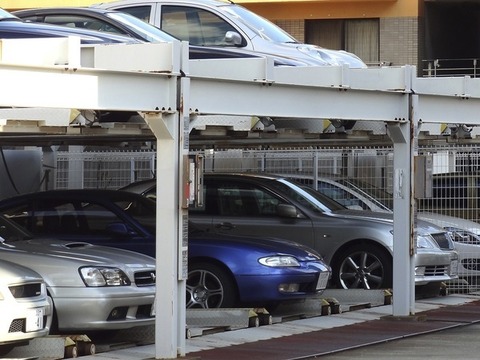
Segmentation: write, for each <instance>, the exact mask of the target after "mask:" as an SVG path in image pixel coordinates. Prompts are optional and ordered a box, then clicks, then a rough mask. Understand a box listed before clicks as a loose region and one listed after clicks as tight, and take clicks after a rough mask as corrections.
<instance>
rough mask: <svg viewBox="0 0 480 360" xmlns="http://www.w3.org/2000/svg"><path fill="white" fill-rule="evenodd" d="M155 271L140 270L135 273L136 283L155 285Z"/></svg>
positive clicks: (139, 284)
mask: <svg viewBox="0 0 480 360" xmlns="http://www.w3.org/2000/svg"><path fill="white" fill-rule="evenodd" d="M155 279H156V275H155V271H140V272H136V273H135V284H136V285H137V286H152V285H155Z"/></svg>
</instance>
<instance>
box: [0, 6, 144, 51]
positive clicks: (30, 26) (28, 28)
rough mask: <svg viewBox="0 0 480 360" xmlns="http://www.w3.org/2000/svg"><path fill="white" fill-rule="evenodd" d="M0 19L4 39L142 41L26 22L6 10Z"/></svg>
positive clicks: (88, 41) (103, 41) (91, 31)
mask: <svg viewBox="0 0 480 360" xmlns="http://www.w3.org/2000/svg"><path fill="white" fill-rule="evenodd" d="M2 10H3V9H2ZM0 19H2V21H0V37H1V38H4V39H17V38H45V37H67V36H78V37H80V39H81V42H82V43H83V44H97V43H143V41H140V40H138V39H133V38H131V37H129V36H124V35H116V34H111V33H102V32H98V31H93V30H87V29H79V28H69V27H66V26H56V25H51V24H43V23H35V22H27V21H24V20H22V19H20V18H19V17H18V16H15V15H14V14H12V13H9V12H7V11H2V12H0Z"/></svg>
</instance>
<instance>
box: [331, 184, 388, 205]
mask: <svg viewBox="0 0 480 360" xmlns="http://www.w3.org/2000/svg"><path fill="white" fill-rule="evenodd" d="M338 182H339V183H340V184H342V185H344V186H346V187H348V188H350V189H352V190H355V191H357V192H359V193H360V194H362V195H363V196H365V197H366V198H369V199H370V201H372V202H374V203H377V205H378V206H380V207H383V208H385V210H393V196H392V194H390V193H388V192H386V191H385V190H383V189H380V188H378V187H376V186H374V185H372V184H369V183H367V182H366V181H362V180H358V179H348V180H346V179H340V180H338Z"/></svg>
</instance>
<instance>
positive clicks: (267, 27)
mask: <svg viewBox="0 0 480 360" xmlns="http://www.w3.org/2000/svg"><path fill="white" fill-rule="evenodd" d="M221 9H222V10H224V11H225V12H227V13H229V14H230V15H231V16H234V17H235V18H236V19H237V20H238V21H239V22H241V23H243V24H244V25H246V26H248V27H249V28H250V29H251V30H253V31H255V32H256V33H257V34H258V35H259V36H260V37H262V38H263V39H266V40H269V41H273V42H278V43H298V41H297V40H296V39H295V38H293V37H292V36H291V35H290V34H288V33H287V32H285V31H284V30H282V29H281V28H279V27H278V26H277V25H275V24H274V23H272V22H270V21H268V20H267V19H265V18H263V17H261V16H259V15H257V14H255V13H253V12H251V11H249V10H247V9H246V8H244V7H242V6H239V5H225V6H222V7H221Z"/></svg>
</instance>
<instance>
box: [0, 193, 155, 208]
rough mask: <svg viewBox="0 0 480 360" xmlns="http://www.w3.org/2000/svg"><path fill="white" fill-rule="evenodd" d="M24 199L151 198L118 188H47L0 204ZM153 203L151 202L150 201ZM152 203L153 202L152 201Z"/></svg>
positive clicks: (111, 199)
mask: <svg viewBox="0 0 480 360" xmlns="http://www.w3.org/2000/svg"><path fill="white" fill-rule="evenodd" d="M24 199H37V200H38V199H45V200H47V199H50V200H54V199H77V200H78V199H79V200H83V201H85V202H88V201H92V200H99V201H101V200H102V199H108V200H109V201H118V200H139V201H144V200H147V201H148V202H150V201H151V200H149V199H147V198H145V197H143V196H141V195H139V194H136V193H131V192H128V191H120V190H110V189H68V190H47V191H38V192H32V193H27V194H20V195H16V196H12V197H9V198H6V199H3V200H1V201H0V204H1V205H4V204H6V203H9V202H16V201H21V200H24ZM152 203H153V202H152ZM153 204H154V203H153Z"/></svg>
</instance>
